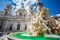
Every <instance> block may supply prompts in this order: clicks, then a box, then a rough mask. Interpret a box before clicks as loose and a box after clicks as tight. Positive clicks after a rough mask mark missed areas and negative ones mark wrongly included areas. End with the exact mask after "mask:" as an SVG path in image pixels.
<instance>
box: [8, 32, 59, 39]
mask: <svg viewBox="0 0 60 40" xmlns="http://www.w3.org/2000/svg"><path fill="white" fill-rule="evenodd" d="M9 37H10V38H15V39H19V40H60V38H54V37H45V36H44V35H40V36H34V35H28V33H26V32H17V33H13V34H10V35H9Z"/></svg>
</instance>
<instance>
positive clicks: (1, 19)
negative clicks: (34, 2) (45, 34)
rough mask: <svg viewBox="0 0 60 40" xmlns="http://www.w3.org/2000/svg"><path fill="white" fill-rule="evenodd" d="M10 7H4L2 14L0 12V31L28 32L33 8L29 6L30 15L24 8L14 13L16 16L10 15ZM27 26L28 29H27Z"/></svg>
mask: <svg viewBox="0 0 60 40" xmlns="http://www.w3.org/2000/svg"><path fill="white" fill-rule="evenodd" d="M11 11H12V6H11V5H10V4H9V5H7V6H6V9H5V11H4V12H0V31H17V30H19V31H24V30H29V26H30V25H31V22H30V20H31V18H32V16H33V7H32V6H30V10H29V11H30V13H28V12H27V11H26V10H25V8H20V9H18V10H17V11H16V16H12V15H11ZM27 26H28V27H27Z"/></svg>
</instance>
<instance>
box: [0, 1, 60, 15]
mask: <svg viewBox="0 0 60 40" xmlns="http://www.w3.org/2000/svg"><path fill="white" fill-rule="evenodd" d="M41 2H42V3H43V5H44V7H46V8H48V9H49V11H50V15H56V14H59V13H60V0H41ZM9 3H10V2H9V1H8V0H0V11H3V10H4V9H5V7H6V5H7V4H9Z"/></svg>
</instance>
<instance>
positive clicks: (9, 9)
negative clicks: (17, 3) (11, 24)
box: [5, 4, 12, 15]
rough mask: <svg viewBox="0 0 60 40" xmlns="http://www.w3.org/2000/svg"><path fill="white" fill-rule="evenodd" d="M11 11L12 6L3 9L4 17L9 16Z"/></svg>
mask: <svg viewBox="0 0 60 40" xmlns="http://www.w3.org/2000/svg"><path fill="white" fill-rule="evenodd" d="M11 11H12V5H11V4H8V5H7V6H6V9H5V15H9V14H10V13H11Z"/></svg>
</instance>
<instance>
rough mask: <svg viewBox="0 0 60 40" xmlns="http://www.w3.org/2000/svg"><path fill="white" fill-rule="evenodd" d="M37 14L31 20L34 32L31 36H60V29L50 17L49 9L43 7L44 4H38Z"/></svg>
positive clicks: (32, 31)
mask: <svg viewBox="0 0 60 40" xmlns="http://www.w3.org/2000/svg"><path fill="white" fill-rule="evenodd" d="M36 8H37V12H36V14H35V15H34V17H33V18H32V20H31V23H32V25H31V27H32V30H31V32H30V35H35V36H39V35H41V34H45V33H48V34H58V33H60V30H59V27H58V25H57V24H56V22H55V21H54V19H52V18H51V17H50V16H49V11H48V9H46V8H44V7H43V4H42V3H37V7H36Z"/></svg>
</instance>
